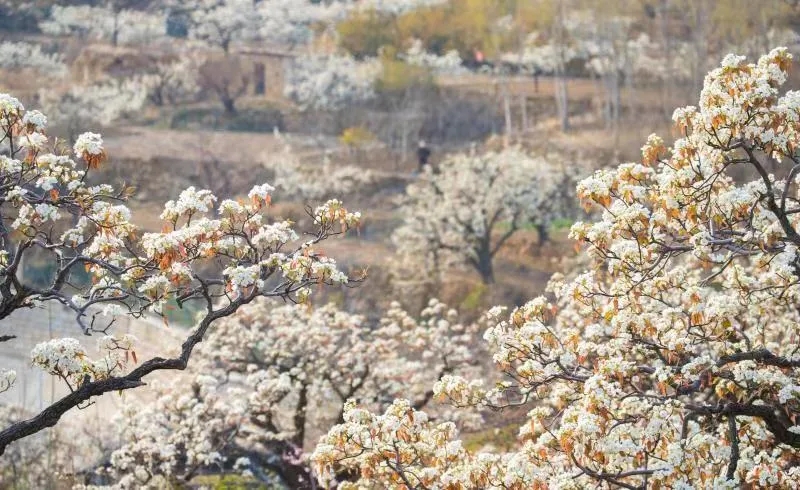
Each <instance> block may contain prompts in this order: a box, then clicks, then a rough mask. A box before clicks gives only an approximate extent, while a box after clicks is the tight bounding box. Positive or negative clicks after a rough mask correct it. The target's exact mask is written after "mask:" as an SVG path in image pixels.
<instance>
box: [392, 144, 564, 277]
mask: <svg viewBox="0 0 800 490" xmlns="http://www.w3.org/2000/svg"><path fill="white" fill-rule="evenodd" d="M562 165H563V164H562V163H561V162H553V161H549V160H548V159H546V158H543V157H539V156H533V155H529V154H527V153H525V151H523V150H521V149H520V148H516V147H512V148H509V149H506V150H503V151H501V152H488V153H484V154H477V153H469V154H463V153H462V154H456V155H450V156H448V157H446V158H445V159H444V161H442V162H441V163H440V164H439V165H438V169H437V171H436V172H434V171H432V170H430V168H429V167H428V168H427V169H426V171H425V173H424V174H422V175H421V176H420V178H419V180H417V181H416V182H414V183H412V184H410V185H409V186H408V188H407V189H406V196H405V197H404V199H403V201H402V206H401V208H400V210H399V212H400V215H401V216H402V217H403V224H402V225H401V226H400V227H399V228H398V229H397V230H396V231H395V233H394V235H393V241H394V242H395V244H396V245H397V247H398V248H399V250H400V253H401V254H402V255H404V256H405V257H407V259H408V260H407V261H405V262H407V263H408V265H409V266H410V267H412V268H418V269H419V271H426V272H430V271H434V273H436V272H437V271H438V270H439V269H440V267H441V265H442V264H444V263H455V264H463V263H466V264H468V265H470V266H472V267H473V268H474V269H475V271H477V272H478V273H479V274H480V276H481V279H482V280H483V282H484V283H487V284H489V283H493V282H494V280H495V276H494V268H493V259H494V257H495V255H496V254H497V252H498V251H500V249H501V248H502V247H503V244H505V243H506V242H507V241H508V239H509V238H511V237H512V236H513V235H514V233H516V232H517V231H518V230H519V229H520V228H522V227H524V226H526V225H532V226H534V227H535V228H536V229H537V230H539V234H540V239H541V240H546V239H547V236H548V235H547V229H548V227H549V225H550V222H551V221H552V220H553V219H554V218H555V217H557V216H558V213H559V212H561V211H562V209H563V206H562V205H563V204H564V200H563V199H562V198H563V197H565V196H568V195H569V189H570V184H569V177H570V176H571V175H573V174H571V173H568V172H567V169H566V168H563V167H562ZM572 171H573V172H574V169H572ZM576 177H577V175H576ZM421 260H422V261H423V263H422V264H420V261H421Z"/></svg>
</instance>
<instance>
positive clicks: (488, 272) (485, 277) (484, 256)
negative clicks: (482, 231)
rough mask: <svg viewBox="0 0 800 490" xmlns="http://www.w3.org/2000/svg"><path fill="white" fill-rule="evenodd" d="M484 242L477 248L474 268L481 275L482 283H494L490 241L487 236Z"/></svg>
mask: <svg viewBox="0 0 800 490" xmlns="http://www.w3.org/2000/svg"><path fill="white" fill-rule="evenodd" d="M485 242H486V243H485V244H484V245H482V246H481V248H480V250H478V261H477V263H476V264H475V268H476V269H477V270H478V273H479V274H480V275H481V281H482V282H483V283H484V284H494V267H493V266H492V252H491V245H490V241H489V239H488V238H487V239H486V240H485Z"/></svg>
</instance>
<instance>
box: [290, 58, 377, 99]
mask: <svg viewBox="0 0 800 490" xmlns="http://www.w3.org/2000/svg"><path fill="white" fill-rule="evenodd" d="M380 73H381V64H380V63H379V62H378V61H377V60H375V59H369V60H365V61H356V60H355V58H353V57H351V56H336V55H330V56H304V57H299V58H296V59H295V60H293V61H292V62H291V64H290V65H289V67H288V70H287V73H286V81H285V84H284V94H285V95H286V96H287V97H289V98H290V99H292V100H293V101H294V102H296V103H297V104H298V105H299V106H300V107H301V108H302V109H319V110H337V109H341V108H343V107H348V106H351V105H353V104H357V103H359V102H363V101H365V100H369V99H371V98H372V97H374V95H375V91H374V85H375V80H376V79H377V78H378V75H379V74H380Z"/></svg>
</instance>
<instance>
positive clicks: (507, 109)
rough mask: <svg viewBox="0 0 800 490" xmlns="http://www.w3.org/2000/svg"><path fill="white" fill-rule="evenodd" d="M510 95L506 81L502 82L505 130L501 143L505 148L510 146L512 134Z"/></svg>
mask: <svg viewBox="0 0 800 490" xmlns="http://www.w3.org/2000/svg"><path fill="white" fill-rule="evenodd" d="M510 98H511V94H509V89H508V80H507V79H506V80H504V81H503V114H505V121H506V130H505V138H504V139H503V142H504V144H505V146H508V145H510V144H511V135H512V133H513V132H514V122H513V121H512V120H511V100H510Z"/></svg>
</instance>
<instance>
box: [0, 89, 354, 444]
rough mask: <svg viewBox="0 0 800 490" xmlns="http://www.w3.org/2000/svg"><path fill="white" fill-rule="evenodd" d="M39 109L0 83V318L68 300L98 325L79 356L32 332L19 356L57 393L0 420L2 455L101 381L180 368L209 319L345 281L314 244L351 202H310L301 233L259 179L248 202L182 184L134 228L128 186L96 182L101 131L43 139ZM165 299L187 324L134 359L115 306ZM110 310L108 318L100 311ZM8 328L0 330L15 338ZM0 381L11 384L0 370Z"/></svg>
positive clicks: (68, 345) (340, 229)
mask: <svg viewBox="0 0 800 490" xmlns="http://www.w3.org/2000/svg"><path fill="white" fill-rule="evenodd" d="M46 123H47V120H46V118H45V116H44V115H43V114H42V113H40V112H38V111H34V110H32V111H26V110H25V109H24V108H23V106H22V104H21V103H20V102H19V101H18V100H17V99H15V98H14V97H11V96H10V95H6V94H2V95H0V140H1V141H2V143H3V144H4V145H5V147H6V148H7V151H8V152H7V154H5V155H1V156H0V203H1V207H0V209H2V215H3V219H2V224H1V226H0V242H1V243H2V250H0V320H2V319H5V318H7V317H9V315H11V314H12V313H14V312H15V311H16V310H19V309H21V308H32V307H36V306H38V305H42V304H44V303H48V302H55V303H57V304H60V305H62V306H63V307H65V308H67V309H69V310H72V311H73V312H74V314H75V319H76V326H77V327H79V329H78V328H76V331H80V332H82V333H84V334H87V335H91V334H97V335H98V336H99V338H100V340H99V343H98V344H99V351H100V353H99V354H98V355H97V356H94V355H90V353H89V351H88V350H87V349H86V348H85V347H83V346H82V344H81V343H80V342H79V341H78V340H76V339H72V338H63V339H52V340H48V341H46V342H42V343H40V344H38V345H37V346H36V347H35V348H34V349H33V352H32V353H31V361H32V363H33V364H34V365H35V366H38V367H40V368H41V369H43V370H44V371H45V372H47V373H49V374H51V375H53V376H56V377H57V378H59V379H61V380H62V381H63V382H64V384H65V385H66V387H67V388H68V390H69V393H68V394H67V395H65V396H63V397H62V398H60V399H58V400H57V401H55V402H54V403H53V404H52V405H50V406H48V407H46V408H45V409H44V410H41V411H40V412H38V413H36V414H35V415H33V416H32V417H30V418H28V419H26V420H23V421H20V422H16V423H13V424H11V425H9V426H8V427H5V428H3V429H2V430H0V454H2V452H4V451H5V449H6V447H7V446H8V445H9V444H11V443H13V442H14V441H17V440H20V439H22V438H25V437H28V436H30V435H32V434H35V433H37V432H39V431H41V430H42V429H44V428H47V427H51V426H53V425H55V424H56V423H57V422H58V421H59V420H60V419H61V417H62V416H63V415H64V414H65V413H67V412H68V411H69V410H71V409H73V408H76V407H82V406H85V405H86V404H87V403H90V400H91V399H92V398H93V397H95V396H99V395H102V394H104V393H107V392H117V391H122V390H128V389H132V388H136V387H139V386H142V385H144V384H145V380H144V379H145V378H146V377H147V376H148V375H149V374H151V373H153V372H155V371H159V370H183V369H185V368H186V366H187V363H188V361H189V358H190V357H191V355H192V352H193V351H194V349H195V346H196V345H197V344H198V343H200V342H201V341H202V340H203V338H204V337H205V335H206V333H207V332H208V331H209V329H210V328H211V327H212V324H213V323H214V322H215V321H217V320H219V319H221V318H224V317H227V316H229V315H231V314H233V313H235V312H236V311H237V310H238V309H239V308H240V307H241V306H243V305H246V304H248V303H250V302H252V301H253V300H255V299H256V298H260V297H279V298H283V299H285V300H291V301H303V300H305V299H307V298H308V296H309V294H310V293H311V289H310V288H311V287H312V286H313V287H316V286H318V285H327V284H342V283H345V282H347V281H348V278H347V276H346V275H345V274H344V273H343V272H341V271H340V270H339V269H338V268H337V265H336V262H335V261H334V260H333V259H331V258H329V257H326V256H323V255H321V254H319V253H318V252H316V250H315V245H316V244H318V243H319V242H321V241H323V240H325V239H327V238H329V237H330V236H332V235H338V234H341V233H344V232H346V231H347V230H348V229H349V228H351V227H353V226H355V225H357V223H358V221H359V214H358V213H353V212H350V211H348V210H347V209H345V208H344V207H343V205H342V204H341V202H339V201H335V200H331V201H328V202H327V203H325V204H323V205H321V206H319V207H318V208H316V209H314V210H311V211H310V213H309V214H310V215H311V220H310V221H311V223H312V225H310V227H311V229H309V230H308V231H307V232H306V233H307V234H306V235H305V238H304V239H302V240H301V239H300V238H299V237H300V234H299V233H298V232H297V231H295V230H294V229H293V228H292V226H291V223H289V222H287V221H280V220H274V219H272V218H270V217H269V215H268V210H269V204H270V201H271V195H270V193H271V192H272V190H273V188H272V187H271V186H270V185H268V184H262V185H257V186H255V187H253V189H252V190H251V191H250V192H249V194H248V196H247V200H240V201H234V200H229V199H226V200H223V201H221V202H218V199H217V197H216V196H214V195H213V194H212V193H211V192H209V191H206V190H198V189H195V188H189V189H186V190H185V191H184V192H182V193H181V194H180V196H179V197H178V198H177V199H176V200H173V201H169V202H167V203H166V205H165V206H164V211H163V213H162V214H161V219H162V220H163V222H164V228H163V229H162V230H161V231H158V232H145V231H143V230H140V229H139V228H138V227H137V226H136V225H135V224H134V223H133V222H132V214H131V211H130V210H129V209H128V208H127V207H126V206H125V204H124V203H125V201H126V200H127V198H128V197H129V196H130V194H131V189H129V188H126V187H124V186H123V187H114V186H111V185H108V184H103V183H98V184H95V183H94V182H95V174H96V170H97V169H98V168H99V167H100V166H101V165H102V164H103V163H104V162H105V160H106V158H107V155H106V152H105V150H104V148H103V140H102V137H101V136H100V135H99V134H95V133H84V134H82V135H81V136H79V137H78V138H77V141H76V142H75V144H74V146H73V148H72V154H73V156H71V155H70V154H68V153H67V152H66V149H65V148H59V147H56V148H53V147H52V144H51V142H50V141H49V138H48V136H47V134H46ZM32 254H38V256H44V257H47V258H48V259H49V260H50V261H51V263H52V270H51V271H50V272H49V277H48V278H47V281H45V282H44V284H43V285H35V284H33V283H31V282H30V281H27V280H26V279H25V278H24V276H23V274H22V272H23V271H22V270H21V269H22V263H23V259H24V257H26V256H32ZM168 302H170V303H174V304H176V305H177V306H178V307H185V306H188V305H197V307H198V308H199V309H200V313H199V317H198V321H197V325H196V326H195V328H194V329H193V330H192V331H191V332H190V333H189V334H188V335H187V337H186V339H185V341H184V343H183V344H182V346H181V350H180V354H179V355H177V356H175V357H169V358H162V357H153V358H151V359H148V360H143V362H139V360H138V359H137V358H136V355H135V339H133V338H132V337H129V336H121V337H119V336H116V335H115V334H114V332H113V323H114V322H113V316H114V315H125V314H127V315H132V316H134V317H140V316H142V315H145V314H155V315H162V314H163V311H164V307H165V305H166V304H167V303H168ZM109 316H110V317H112V318H109ZM13 339H14V334H13V332H11V334H10V335H6V336H4V337H3V338H2V341H13ZM3 380H4V381H0V383H9V384H10V383H11V382H13V380H14V376H13V373H10V372H9V371H4V375H3Z"/></svg>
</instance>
